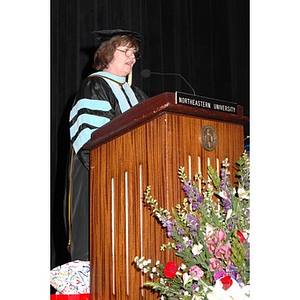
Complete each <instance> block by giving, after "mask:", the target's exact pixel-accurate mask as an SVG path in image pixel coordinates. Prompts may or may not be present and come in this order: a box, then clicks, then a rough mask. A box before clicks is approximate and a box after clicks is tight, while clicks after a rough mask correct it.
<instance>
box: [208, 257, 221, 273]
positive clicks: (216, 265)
mask: <svg viewBox="0 0 300 300" xmlns="http://www.w3.org/2000/svg"><path fill="white" fill-rule="evenodd" d="M209 261H210V265H209V270H210V271H215V270H221V269H222V264H221V262H220V261H219V260H218V259H216V258H210V259H209Z"/></svg>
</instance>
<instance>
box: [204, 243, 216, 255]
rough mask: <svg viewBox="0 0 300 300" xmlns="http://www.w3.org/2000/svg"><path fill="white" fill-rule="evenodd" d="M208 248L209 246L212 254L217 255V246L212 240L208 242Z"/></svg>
mask: <svg viewBox="0 0 300 300" xmlns="http://www.w3.org/2000/svg"><path fill="white" fill-rule="evenodd" d="M206 246H207V248H208V251H209V253H210V254H213V253H215V250H216V244H215V243H214V242H213V241H212V240H210V241H208V242H207V243H206Z"/></svg>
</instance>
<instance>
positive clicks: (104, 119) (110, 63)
mask: <svg viewBox="0 0 300 300" xmlns="http://www.w3.org/2000/svg"><path fill="white" fill-rule="evenodd" d="M93 34H94V36H95V37H96V38H97V39H98V40H99V41H100V46H99V48H98V49H97V51H96V52H95V55H94V65H93V67H94V68H95V69H96V70H97V72H96V73H93V74H91V75H90V76H89V77H87V78H86V79H85V80H84V81H83V82H82V84H81V85H80V87H79V90H78V92H77V94H76V97H75V101H74V103H73V107H72V109H71V112H70V138H71V144H72V151H71V152H72V153H71V164H70V170H69V189H68V195H67V196H68V212H69V213H68V227H69V245H68V247H69V251H70V253H71V260H83V261H84V260H89V150H87V149H84V145H85V144H86V143H87V142H88V141H89V140H90V139H91V135H92V133H93V132H94V131H95V130H97V129H98V128H99V127H101V126H103V125H104V124H106V123H108V122H109V121H110V120H112V119H114V118H115V117H117V116H118V115H120V114H122V113H123V112H125V111H126V110H128V109H130V108H131V107H132V106H134V105H136V104H138V103H139V102H141V101H143V100H144V99H146V98H147V96H146V95H145V94H144V93H143V92H142V91H141V90H140V89H138V88H136V87H134V86H129V84H128V83H127V82H126V76H128V75H129V74H130V73H131V71H132V67H133V66H134V64H135V63H136V60H137V59H138V58H139V57H140V53H139V52H138V50H139V43H141V42H142V37H141V35H140V34H138V33H136V32H132V31H128V30H122V29H115V30H102V31H95V32H93Z"/></svg>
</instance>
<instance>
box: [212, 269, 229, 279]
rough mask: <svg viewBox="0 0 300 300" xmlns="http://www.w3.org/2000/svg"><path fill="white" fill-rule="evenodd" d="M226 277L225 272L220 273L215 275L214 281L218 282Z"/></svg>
mask: <svg viewBox="0 0 300 300" xmlns="http://www.w3.org/2000/svg"><path fill="white" fill-rule="evenodd" d="M224 276H226V272H225V271H224V270H221V271H218V272H216V273H214V280H215V281H217V280H218V279H220V278H222V277H224Z"/></svg>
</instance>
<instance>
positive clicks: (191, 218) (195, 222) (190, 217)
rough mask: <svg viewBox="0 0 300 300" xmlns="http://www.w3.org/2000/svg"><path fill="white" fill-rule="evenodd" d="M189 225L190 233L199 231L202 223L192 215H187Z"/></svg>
mask: <svg viewBox="0 0 300 300" xmlns="http://www.w3.org/2000/svg"><path fill="white" fill-rule="evenodd" d="M186 219H187V225H188V226H189V228H190V231H197V230H198V229H199V228H200V223H199V222H198V220H197V219H196V218H195V216H193V215H192V214H187V215H186Z"/></svg>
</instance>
